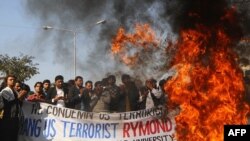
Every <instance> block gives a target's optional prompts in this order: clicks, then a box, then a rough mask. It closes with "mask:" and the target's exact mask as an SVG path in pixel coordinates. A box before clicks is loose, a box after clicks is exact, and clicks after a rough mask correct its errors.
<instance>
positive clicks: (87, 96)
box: [70, 80, 93, 112]
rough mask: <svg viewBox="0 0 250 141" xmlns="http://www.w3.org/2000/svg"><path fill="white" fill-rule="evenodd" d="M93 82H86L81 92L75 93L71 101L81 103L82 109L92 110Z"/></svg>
mask: <svg viewBox="0 0 250 141" xmlns="http://www.w3.org/2000/svg"><path fill="white" fill-rule="evenodd" d="M92 89H93V82H92V81H90V80H88V81H87V82H85V87H84V88H81V89H80V94H78V95H75V96H74V97H73V98H72V99H71V100H70V102H72V103H75V104H78V103H81V108H80V110H82V111H86V112H90V111H91V107H90V101H91V96H92V94H93V90H92Z"/></svg>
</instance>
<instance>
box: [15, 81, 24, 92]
mask: <svg viewBox="0 0 250 141" xmlns="http://www.w3.org/2000/svg"><path fill="white" fill-rule="evenodd" d="M22 84H23V83H22V82H21V81H16V83H15V87H14V89H15V90H16V92H18V93H19V92H20V91H21V87H22Z"/></svg>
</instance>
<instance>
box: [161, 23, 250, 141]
mask: <svg viewBox="0 0 250 141" xmlns="http://www.w3.org/2000/svg"><path fill="white" fill-rule="evenodd" d="M232 45H233V44H232V39H230V38H229V36H227V35H226V33H225V32H224V31H223V28H220V27H219V26H218V27H204V26H197V27H196V28H194V29H187V30H183V31H182V32H181V34H180V40H179V42H178V43H177V45H176V47H177V53H176V55H175V57H174V58H173V65H175V66H177V67H176V70H177V72H178V74H177V75H176V76H175V77H173V78H172V79H171V80H170V81H168V82H167V83H166V84H165V86H164V88H165V90H166V91H167V92H168V95H169V100H170V105H179V107H180V109H181V112H180V114H179V115H177V116H176V118H175V120H176V137H177V140H178V141H180V140H183V141H187V140H188V141H203V140H204V141H205V140H206V141H222V140H223V135H224V134H223V128H224V125H226V124H231V125H232V124H247V114H248V112H249V105H247V104H246V103H245V102H244V97H245V92H244V91H245V90H244V82H243V74H242V71H241V70H240V68H239V66H238V64H237V56H236V54H235V53H234V52H233V50H232V49H231V46H232Z"/></svg>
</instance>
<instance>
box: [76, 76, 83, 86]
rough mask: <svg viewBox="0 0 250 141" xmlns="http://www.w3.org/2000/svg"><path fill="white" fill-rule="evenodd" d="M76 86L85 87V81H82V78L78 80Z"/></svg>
mask: <svg viewBox="0 0 250 141" xmlns="http://www.w3.org/2000/svg"><path fill="white" fill-rule="evenodd" d="M75 83H76V86H78V87H82V85H83V80H82V79H81V78H78V79H77V80H76V82H75Z"/></svg>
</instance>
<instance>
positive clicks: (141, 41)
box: [111, 24, 159, 66]
mask: <svg viewBox="0 0 250 141" xmlns="http://www.w3.org/2000/svg"><path fill="white" fill-rule="evenodd" d="M158 44H159V43H158V40H157V39H156V35H155V32H154V31H153V29H151V28H150V26H149V25H148V24H143V25H142V24H136V26H135V33H133V34H126V33H125V30H124V28H119V30H118V33H117V35H116V37H115V38H114V39H113V41H112V47H111V52H112V53H113V54H115V55H117V56H118V57H119V58H120V60H121V61H122V62H123V63H125V64H126V65H131V66H133V65H135V64H136V63H137V61H138V58H139V52H140V51H142V50H150V48H152V47H154V48H157V46H158ZM129 46H133V47H136V48H137V50H133V51H131V49H135V48H129Z"/></svg>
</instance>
